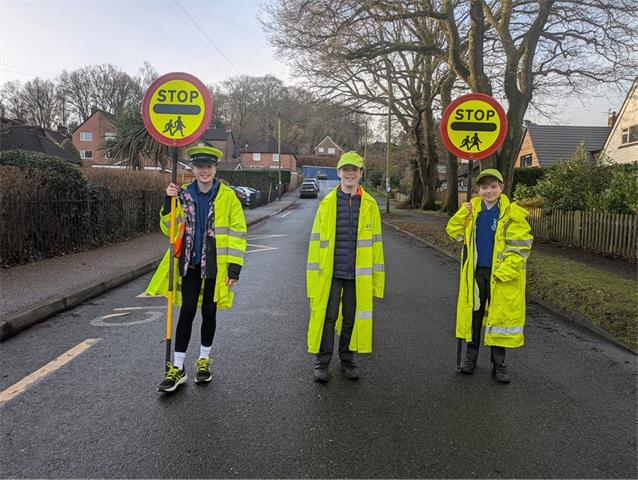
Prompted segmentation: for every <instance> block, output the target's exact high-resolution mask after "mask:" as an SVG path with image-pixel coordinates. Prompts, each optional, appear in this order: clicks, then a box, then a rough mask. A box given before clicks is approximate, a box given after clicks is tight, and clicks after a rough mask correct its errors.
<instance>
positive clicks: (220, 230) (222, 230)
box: [215, 227, 246, 238]
mask: <svg viewBox="0 0 638 480" xmlns="http://www.w3.org/2000/svg"><path fill="white" fill-rule="evenodd" d="M215 234H216V235H229V236H231V237H237V238H245V237H246V232H240V231H238V230H233V229H232V228H229V227H215Z"/></svg>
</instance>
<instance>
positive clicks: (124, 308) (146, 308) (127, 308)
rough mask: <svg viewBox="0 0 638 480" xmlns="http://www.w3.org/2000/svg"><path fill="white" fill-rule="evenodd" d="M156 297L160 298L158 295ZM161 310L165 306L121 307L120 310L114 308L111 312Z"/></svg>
mask: <svg viewBox="0 0 638 480" xmlns="http://www.w3.org/2000/svg"><path fill="white" fill-rule="evenodd" d="M138 296H139V295H138ZM149 296H150V295H149ZM156 296H160V295H156ZM162 308H164V309H165V308H166V307H165V306H164V307H122V308H114V309H113V310H115V311H120V310H153V309H162Z"/></svg>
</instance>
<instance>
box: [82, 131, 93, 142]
mask: <svg viewBox="0 0 638 480" xmlns="http://www.w3.org/2000/svg"><path fill="white" fill-rule="evenodd" d="M80 141H81V142H92V141H93V132H80Z"/></svg>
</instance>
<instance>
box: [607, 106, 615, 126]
mask: <svg viewBox="0 0 638 480" xmlns="http://www.w3.org/2000/svg"><path fill="white" fill-rule="evenodd" d="M617 118H618V116H617V115H616V112H612V111H611V109H610V110H609V112H607V126H608V127H609V128H611V127H613V126H614V124H615V123H616V119H617Z"/></svg>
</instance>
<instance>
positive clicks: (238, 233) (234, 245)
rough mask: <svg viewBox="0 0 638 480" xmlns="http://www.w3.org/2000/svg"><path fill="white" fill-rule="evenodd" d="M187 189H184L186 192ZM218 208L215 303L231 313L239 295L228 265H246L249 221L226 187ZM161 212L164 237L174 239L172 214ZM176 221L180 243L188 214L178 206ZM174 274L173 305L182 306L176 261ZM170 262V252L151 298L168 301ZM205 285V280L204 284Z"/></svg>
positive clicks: (151, 285) (149, 289) (221, 189)
mask: <svg viewBox="0 0 638 480" xmlns="http://www.w3.org/2000/svg"><path fill="white" fill-rule="evenodd" d="M185 187H186V185H185V186H184V187H183V188H185ZM214 205H215V245H216V254H217V255H216V256H217V274H216V277H215V302H216V303H217V308H219V309H227V308H231V307H232V305H233V297H234V294H235V292H233V290H232V289H230V288H228V286H227V285H226V277H227V276H228V264H229V263H236V264H237V265H243V264H244V254H245V252H246V218H245V217H244V211H243V210H242V207H241V203H240V202H239V200H238V199H237V195H235V192H234V191H233V190H232V189H231V188H229V187H227V186H226V185H224V184H223V183H222V184H221V185H220V186H219V191H218V192H217V196H216V197H215V201H214ZM163 213H164V212H163V209H162V210H160V228H161V229H162V232H163V233H164V235H167V236H168V235H170V221H171V217H170V212H169V213H168V214H163ZM175 217H176V227H177V228H175V232H176V239H177V237H178V236H179V232H180V225H181V224H182V223H183V222H184V210H183V209H182V206H181V204H180V203H179V202H178V205H177V210H176V212H175ZM174 261H175V263H174V267H175V270H174V271H173V285H174V294H173V303H174V304H175V305H181V304H182V277H181V276H180V274H179V259H178V258H175V259H174ZM169 262H170V249H169V250H167V251H166V253H165V254H164V258H163V259H162V262H161V263H160V265H159V267H157V270H156V271H155V274H154V275H153V278H152V279H151V282H150V283H149V285H148V287H147V288H146V291H147V292H148V293H149V295H158V294H159V295H162V296H164V297H168V264H169ZM202 282H203V280H202ZM203 294H204V288H201V290H200V294H199V295H200V296H199V305H200V306H201V304H202V296H203Z"/></svg>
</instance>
